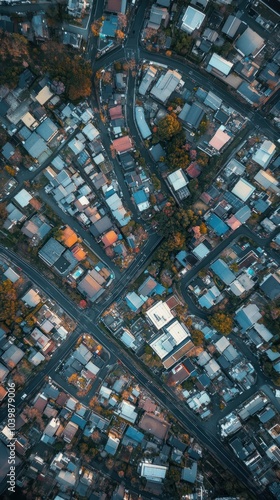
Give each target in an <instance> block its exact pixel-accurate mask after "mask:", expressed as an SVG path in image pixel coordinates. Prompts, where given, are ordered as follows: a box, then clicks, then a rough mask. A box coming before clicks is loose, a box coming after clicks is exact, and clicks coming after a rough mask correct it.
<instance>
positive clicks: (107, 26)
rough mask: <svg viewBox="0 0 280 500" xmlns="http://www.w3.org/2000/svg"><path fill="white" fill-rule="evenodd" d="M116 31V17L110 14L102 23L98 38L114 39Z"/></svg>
mask: <svg viewBox="0 0 280 500" xmlns="http://www.w3.org/2000/svg"><path fill="white" fill-rule="evenodd" d="M117 29H118V17H117V16H114V15H113V14H111V16H110V17H109V19H106V20H105V21H104V22H103V25H102V28H101V31H100V37H101V38H104V37H107V36H109V37H111V38H114V36H115V32H116V30H117Z"/></svg>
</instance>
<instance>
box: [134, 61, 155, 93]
mask: <svg viewBox="0 0 280 500" xmlns="http://www.w3.org/2000/svg"><path fill="white" fill-rule="evenodd" d="M156 75H157V69H156V68H154V67H153V66H148V68H147V70H146V71H145V73H144V75H143V78H142V81H141V83H140V86H139V89H138V92H139V94H140V95H143V96H144V95H146V92H147V91H148V89H149V88H150V86H151V84H152V82H153V80H154V79H155V77H156Z"/></svg>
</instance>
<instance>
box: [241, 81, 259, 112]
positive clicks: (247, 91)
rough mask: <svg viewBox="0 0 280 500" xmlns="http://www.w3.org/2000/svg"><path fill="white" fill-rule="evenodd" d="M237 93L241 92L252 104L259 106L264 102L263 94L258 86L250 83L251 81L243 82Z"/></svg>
mask: <svg viewBox="0 0 280 500" xmlns="http://www.w3.org/2000/svg"><path fill="white" fill-rule="evenodd" d="M237 93H238V94H240V95H241V96H242V97H243V98H244V99H245V100H246V101H247V102H249V103H250V104H251V105H252V106H254V107H257V106H258V105H259V104H260V103H261V102H262V99H263V98H262V95H261V94H260V93H259V92H258V90H257V88H255V87H253V86H251V85H250V83H249V82H244V81H243V82H242V83H241V84H240V85H239V87H238V89H237Z"/></svg>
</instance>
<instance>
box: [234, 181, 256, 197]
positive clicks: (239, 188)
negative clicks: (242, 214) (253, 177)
mask: <svg viewBox="0 0 280 500" xmlns="http://www.w3.org/2000/svg"><path fill="white" fill-rule="evenodd" d="M255 189H256V188H255V187H254V186H252V184H250V182H248V181H246V180H245V179H243V178H241V179H239V181H238V182H237V183H236V184H235V186H234V188H233V189H232V190H231V192H232V193H233V194H235V195H236V196H238V198H240V200H242V201H247V200H248V198H250V196H251V195H252V194H253V192H254V191H255Z"/></svg>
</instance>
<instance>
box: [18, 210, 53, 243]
mask: <svg viewBox="0 0 280 500" xmlns="http://www.w3.org/2000/svg"><path fill="white" fill-rule="evenodd" d="M50 230H51V226H50V225H49V224H48V223H47V222H46V219H45V218H44V216H42V215H37V214H35V215H33V217H31V219H29V220H27V221H26V222H25V223H24V224H23V226H22V228H21V232H22V233H23V234H25V236H27V237H28V238H30V239H32V240H33V244H38V243H39V242H40V241H41V240H42V239H44V237H45V236H46V235H47V234H48V233H49V232H50Z"/></svg>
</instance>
